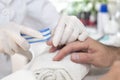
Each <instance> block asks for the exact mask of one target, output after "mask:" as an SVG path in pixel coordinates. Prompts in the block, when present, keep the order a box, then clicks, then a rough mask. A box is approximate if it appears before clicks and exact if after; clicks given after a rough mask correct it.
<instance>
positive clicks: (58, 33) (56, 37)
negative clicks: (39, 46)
mask: <svg viewBox="0 0 120 80" xmlns="http://www.w3.org/2000/svg"><path fill="white" fill-rule="evenodd" d="M65 18H66V17H65V16H62V17H61V19H60V21H59V24H58V25H57V27H56V29H55V32H54V36H53V40H52V42H53V45H54V46H55V47H57V46H58V44H59V43H60V40H61V38H62V36H63V32H64V28H65V23H64V20H65Z"/></svg>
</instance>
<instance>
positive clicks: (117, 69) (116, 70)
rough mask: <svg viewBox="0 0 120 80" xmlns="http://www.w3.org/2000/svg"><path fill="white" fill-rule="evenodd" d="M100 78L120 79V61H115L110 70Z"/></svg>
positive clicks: (101, 79) (108, 79)
mask: <svg viewBox="0 0 120 80" xmlns="http://www.w3.org/2000/svg"><path fill="white" fill-rule="evenodd" d="M99 80H120V61H116V62H114V64H113V65H112V67H111V68H110V71H109V72H108V73H107V74H105V75H104V76H103V77H102V78H100V79H99Z"/></svg>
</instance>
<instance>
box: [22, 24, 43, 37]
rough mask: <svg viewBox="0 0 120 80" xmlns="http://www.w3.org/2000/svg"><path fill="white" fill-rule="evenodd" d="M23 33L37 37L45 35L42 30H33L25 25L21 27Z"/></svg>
mask: <svg viewBox="0 0 120 80" xmlns="http://www.w3.org/2000/svg"><path fill="white" fill-rule="evenodd" d="M21 33H22V34H26V35H29V36H31V37H36V38H39V39H42V38H43V36H42V34H41V33H40V32H38V31H36V30H33V29H31V28H28V27H24V26H22V28H21Z"/></svg>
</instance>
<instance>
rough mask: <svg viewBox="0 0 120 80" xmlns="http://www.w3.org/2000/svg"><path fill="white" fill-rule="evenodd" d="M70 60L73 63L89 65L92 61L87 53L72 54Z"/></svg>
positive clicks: (90, 55)
mask: <svg viewBox="0 0 120 80" xmlns="http://www.w3.org/2000/svg"><path fill="white" fill-rule="evenodd" d="M71 60H72V61H73V62H75V63H83V64H91V63H92V61H93V58H92V54H88V53H73V54H72V55H71Z"/></svg>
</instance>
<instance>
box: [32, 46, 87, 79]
mask: <svg viewBox="0 0 120 80" xmlns="http://www.w3.org/2000/svg"><path fill="white" fill-rule="evenodd" d="M39 47H42V46H41V45H40V46H39ZM35 52H36V51H34V53H35ZM37 52H38V51H37ZM44 52H45V53H44V54H42V55H40V56H37V57H36V58H35V61H34V63H33V64H32V66H31V68H30V70H32V71H33V72H34V75H35V77H36V79H37V80H81V79H83V78H84V77H85V75H86V74H87V73H88V72H89V65H85V64H77V63H74V62H72V61H71V60H70V55H68V56H67V57H65V58H64V59H63V60H61V61H53V60H52V59H53V57H54V56H55V55H56V54H57V53H58V51H57V52H55V53H49V52H48V51H44Z"/></svg>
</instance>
